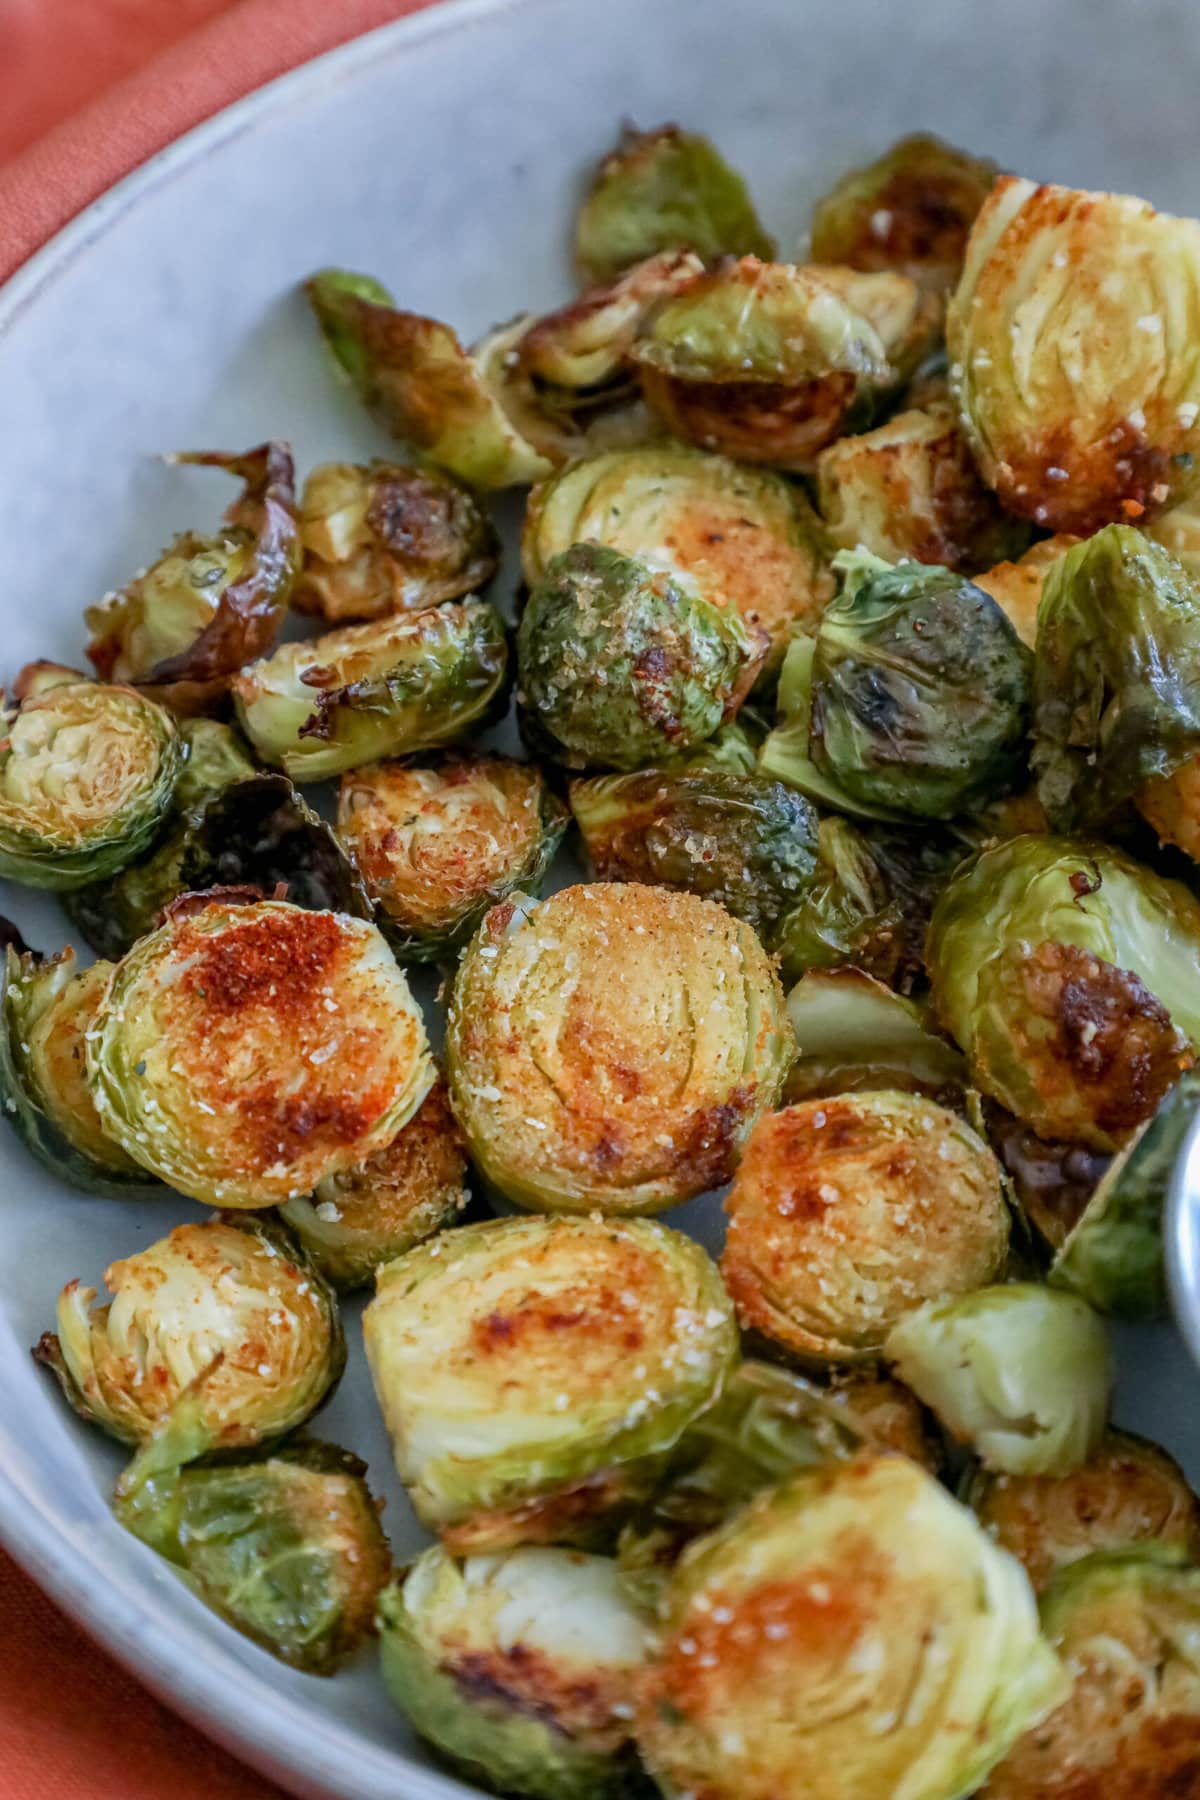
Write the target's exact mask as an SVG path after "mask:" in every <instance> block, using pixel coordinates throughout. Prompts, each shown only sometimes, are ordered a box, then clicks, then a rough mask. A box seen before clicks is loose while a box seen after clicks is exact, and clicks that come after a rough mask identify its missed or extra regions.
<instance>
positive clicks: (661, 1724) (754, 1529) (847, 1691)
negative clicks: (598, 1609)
mask: <svg viewBox="0 0 1200 1800" xmlns="http://www.w3.org/2000/svg"><path fill="white" fill-rule="evenodd" d="M660 1636H661V1642H660V1647H659V1649H658V1653H657V1656H656V1658H655V1659H654V1660H653V1661H652V1663H651V1665H650V1669H649V1672H648V1677H647V1679H646V1680H644V1681H643V1683H642V1684H641V1690H640V1705H639V1711H638V1724H637V1736H638V1744H639V1747H640V1748H641V1751H642V1754H643V1756H644V1757H645V1759H646V1762H647V1764H648V1766H649V1768H650V1771H651V1773H652V1774H653V1775H654V1776H655V1777H656V1778H657V1780H658V1781H659V1782H660V1783H661V1784H662V1785H663V1787H664V1789H665V1791H666V1792H668V1793H671V1794H676V1795H682V1794H684V1793H691V1794H695V1795H697V1796H699V1795H703V1796H704V1800H779V1797H780V1796H783V1795H789V1796H791V1795H795V1796H800V1795H803V1796H804V1797H805V1800H867V1796H872V1797H873V1796H876V1795H878V1796H883V1795H885V1794H887V1795H893V1796H897V1797H898V1796H900V1795H905V1796H911V1797H912V1800H950V1797H951V1796H955V1795H959V1794H966V1793H969V1792H970V1791H972V1790H973V1789H974V1788H975V1787H976V1786H977V1784H978V1783H979V1782H980V1781H982V1780H983V1778H984V1776H985V1775H986V1774H987V1772H988V1770H989V1769H990V1768H991V1767H992V1766H993V1765H994V1764H995V1763H996V1762H997V1761H999V1759H1000V1758H1001V1757H1002V1756H1003V1755H1004V1753H1005V1752H1006V1751H1007V1750H1008V1748H1009V1747H1010V1745H1011V1744H1012V1743H1013V1742H1014V1740H1015V1739H1016V1738H1017V1737H1018V1736H1019V1735H1020V1733H1021V1732H1022V1731H1024V1730H1025V1729H1026V1727H1027V1726H1029V1725H1031V1724H1033V1723H1034V1721H1035V1720H1037V1719H1038V1718H1040V1717H1042V1716H1043V1715H1044V1714H1045V1713H1046V1711H1047V1710H1048V1709H1049V1708H1050V1707H1052V1706H1054V1705H1055V1704H1057V1702H1058V1701H1059V1700H1060V1699H1061V1698H1062V1696H1063V1694H1064V1692H1065V1691H1066V1686H1067V1683H1066V1678H1065V1676H1064V1674H1063V1672H1062V1670H1061V1668H1060V1666H1059V1663H1058V1660H1057V1658H1056V1657H1055V1656H1054V1655H1053V1653H1052V1652H1051V1651H1050V1650H1049V1648H1048V1647H1047V1646H1046V1645H1045V1644H1044V1643H1043V1641H1042V1639H1041V1638H1040V1636H1039V1634H1038V1619H1037V1609H1036V1607H1035V1605H1034V1600H1033V1594H1032V1592H1031V1590H1030V1587H1029V1583H1028V1581H1027V1580H1026V1578H1025V1575H1024V1572H1023V1571H1022V1569H1021V1568H1020V1565H1019V1564H1018V1563H1016V1562H1014V1561H1013V1559H1012V1558H1011V1557H1009V1556H1006V1555H1005V1554H1004V1552H1003V1551H1001V1550H998V1549H997V1548H996V1546H995V1545H994V1544H993V1543H992V1542H991V1541H990V1540H989V1539H988V1537H987V1536H986V1535H985V1533H984V1532H983V1531H981V1530H980V1528H979V1526H978V1525H977V1524H976V1522H975V1520H974V1519H973V1518H972V1517H971V1514H970V1513H969V1512H967V1511H966V1509H965V1508H964V1507H961V1506H959V1505H957V1503H956V1502H955V1501H954V1500H952V1499H951V1498H950V1496H949V1495H948V1494H947V1493H946V1492H945V1491H944V1489H943V1488H941V1487H940V1486H939V1485H938V1483H937V1482H936V1481H934V1480H933V1478H932V1477H931V1476H929V1475H927V1474H926V1473H925V1472H924V1471H923V1470H922V1469H919V1468H917V1466H916V1465H915V1464H914V1463H911V1462H908V1461H906V1460H905V1459H904V1458H902V1457H890V1456H884V1457H879V1458H874V1459H864V1460H860V1461H858V1462H854V1463H850V1464H848V1465H845V1466H842V1467H835V1468H831V1469H821V1470H811V1471H806V1472H804V1473H801V1474H799V1475H794V1476H793V1477H792V1478H791V1479H790V1480H789V1481H788V1482H786V1483H785V1484H784V1485H783V1486H782V1487H779V1488H776V1489H775V1490H774V1491H772V1492H768V1493H766V1494H764V1495H762V1496H761V1497H760V1498H759V1499H757V1500H755V1501H752V1502H751V1504H750V1505H749V1507H747V1508H746V1509H745V1510H744V1511H742V1512H741V1513H739V1514H737V1515H735V1517H734V1518H733V1519H732V1520H731V1521H730V1523H729V1524H728V1525H726V1526H725V1527H724V1528H723V1529H722V1530H721V1531H719V1532H717V1533H714V1534H713V1535H712V1536H710V1537H706V1538H702V1539H700V1541H699V1542H698V1543H696V1544H695V1545H693V1546H692V1548H691V1549H690V1550H688V1551H686V1552H685V1553H684V1556H683V1559H682V1561H681V1562H680V1564H679V1567H678V1569H677V1571H676V1574H675V1576H674V1578H673V1580H672V1582H671V1585H670V1587H669V1589H668V1593H667V1598H666V1605H665V1616H664V1618H663V1622H662V1629H661V1634H660Z"/></svg>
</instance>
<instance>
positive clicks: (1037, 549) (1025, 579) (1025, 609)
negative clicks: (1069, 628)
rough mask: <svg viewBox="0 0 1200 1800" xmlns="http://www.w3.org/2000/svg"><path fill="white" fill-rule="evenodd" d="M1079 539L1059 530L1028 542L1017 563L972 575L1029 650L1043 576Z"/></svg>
mask: <svg viewBox="0 0 1200 1800" xmlns="http://www.w3.org/2000/svg"><path fill="white" fill-rule="evenodd" d="M1078 542H1079V539H1078V538H1077V537H1072V536H1071V535H1070V533H1069V532H1059V534H1058V535H1057V536H1056V537H1049V538H1042V539H1041V541H1040V542H1039V543H1036V544H1033V545H1031V546H1030V548H1029V549H1028V550H1027V551H1026V552H1025V554H1024V556H1019V557H1018V558H1017V560H1016V562H1001V563H997V564H996V566H995V568H992V569H985V570H984V571H983V573H982V574H980V575H973V576H972V577H971V579H972V581H973V582H974V584H975V586H976V587H978V588H982V589H983V591H984V593H985V594H990V595H991V596H992V599H993V600H994V601H995V602H996V605H997V606H998V607H999V608H1000V610H1001V612H1002V613H1004V614H1005V615H1006V616H1007V618H1008V621H1009V623H1010V625H1011V626H1012V628H1013V630H1014V631H1015V632H1016V634H1017V636H1018V637H1019V638H1020V640H1021V642H1022V643H1023V644H1025V645H1027V646H1028V648H1029V649H1030V650H1032V649H1033V647H1034V645H1035V644H1036V642H1037V622H1038V609H1039V607H1040V606H1041V601H1042V589H1043V588H1044V587H1045V585H1046V577H1047V575H1049V573H1050V571H1051V569H1052V568H1053V567H1054V565H1055V563H1057V562H1059V561H1060V560H1061V559H1062V558H1063V557H1064V556H1065V555H1066V554H1067V551H1068V550H1073V549H1074V547H1075V545H1076V544H1077V543H1078Z"/></svg>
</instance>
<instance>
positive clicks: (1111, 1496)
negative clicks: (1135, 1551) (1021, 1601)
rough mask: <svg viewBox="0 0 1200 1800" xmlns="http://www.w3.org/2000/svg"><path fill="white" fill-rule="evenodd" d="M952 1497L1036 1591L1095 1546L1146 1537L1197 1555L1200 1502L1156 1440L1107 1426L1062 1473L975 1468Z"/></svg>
mask: <svg viewBox="0 0 1200 1800" xmlns="http://www.w3.org/2000/svg"><path fill="white" fill-rule="evenodd" d="M960 1498H961V1499H962V1500H964V1501H965V1503H966V1504H967V1505H968V1506H969V1507H970V1508H971V1509H972V1511H973V1512H974V1513H975V1515H976V1516H977V1518H979V1519H980V1521H981V1522H982V1524H983V1525H984V1527H985V1528H986V1529H987V1531H988V1532H989V1533H990V1534H991V1536H992V1537H993V1538H995V1540H996V1542H997V1543H998V1544H999V1545H1000V1546H1001V1547H1002V1548H1003V1549H1005V1550H1008V1551H1010V1552H1011V1553H1012V1555H1013V1556H1015V1557H1016V1558H1017V1560H1018V1561H1019V1562H1021V1563H1023V1564H1024V1566H1025V1569H1026V1570H1027V1572H1028V1574H1029V1579H1030V1580H1031V1581H1032V1583H1033V1585H1034V1587H1035V1588H1036V1589H1037V1590H1038V1591H1039V1592H1040V1591H1041V1589H1042V1588H1044V1587H1045V1586H1046V1584H1047V1582H1048V1581H1049V1580H1050V1578H1051V1576H1053V1575H1054V1574H1055V1573H1056V1572H1057V1570H1059V1569H1061V1568H1063V1567H1065V1566H1066V1565H1067V1564H1068V1563H1073V1562H1078V1561H1079V1560H1080V1559H1081V1558H1082V1557H1085V1556H1090V1555H1092V1554H1093V1553H1094V1552H1096V1551H1101V1550H1122V1549H1125V1548H1128V1547H1130V1546H1132V1545H1134V1544H1145V1543H1150V1542H1155V1543H1160V1544H1167V1545H1172V1546H1175V1547H1176V1548H1178V1549H1179V1550H1180V1551H1181V1552H1182V1553H1184V1554H1186V1555H1187V1556H1188V1557H1189V1558H1190V1559H1191V1560H1193V1561H1194V1560H1195V1559H1196V1557H1197V1556H1198V1555H1200V1502H1198V1501H1197V1499H1196V1496H1195V1494H1193V1492H1192V1490H1191V1488H1190V1487H1189V1486H1188V1484H1187V1481H1186V1479H1185V1478H1184V1474H1183V1470H1182V1469H1181V1468H1180V1467H1179V1466H1178V1464H1177V1463H1176V1462H1174V1461H1173V1460H1172V1458H1171V1457H1169V1456H1168V1455H1167V1453H1166V1451H1165V1450H1163V1449H1160V1447H1159V1446H1158V1445H1157V1444H1151V1443H1148V1442H1147V1440H1146V1439H1145V1438H1139V1437H1132V1436H1131V1435H1130V1434H1129V1433H1128V1432H1124V1431H1107V1432H1105V1434H1104V1436H1103V1438H1102V1439H1101V1441H1100V1444H1099V1446H1098V1447H1097V1449H1096V1450H1095V1451H1094V1452H1093V1454H1092V1455H1091V1456H1090V1457H1089V1458H1088V1460H1087V1461H1086V1462H1085V1463H1081V1464H1080V1465H1079V1467H1078V1468H1077V1469H1073V1470H1072V1471H1071V1473H1070V1474H1069V1475H1058V1476H1054V1475H989V1474H988V1472H987V1471H986V1469H975V1470H973V1471H972V1472H971V1474H970V1475H969V1476H968V1477H967V1479H966V1481H965V1482H964V1484H963V1489H962V1493H961V1495H960Z"/></svg>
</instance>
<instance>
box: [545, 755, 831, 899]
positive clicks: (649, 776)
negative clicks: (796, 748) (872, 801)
mask: <svg viewBox="0 0 1200 1800" xmlns="http://www.w3.org/2000/svg"><path fill="white" fill-rule="evenodd" d="M570 799H571V811H572V812H573V813H574V815H575V823H576V824H577V825H578V827H579V830H580V832H581V833H582V836H583V841H584V844H585V846H586V848H587V854H588V858H589V860H590V862H591V865H592V869H593V872H594V874H595V875H596V877H597V879H598V880H600V881H644V882H649V883H651V884H652V885H656V886H658V887H668V888H676V889H683V890H685V891H687V892H689V893H693V894H703V895H704V896H705V897H706V898H707V899H709V900H717V901H719V902H720V903H721V905H722V906H724V907H725V908H726V909H727V911H729V912H731V913H732V914H733V915H734V917H735V918H737V919H744V920H745V921H746V923H747V924H748V925H753V926H754V927H755V929H756V930H758V931H761V930H763V929H764V927H767V926H770V925H773V924H774V923H775V921H776V919H777V918H778V917H779V915H780V913H782V912H783V911H784V910H785V909H786V908H787V907H788V906H789V905H790V904H792V903H793V902H794V901H795V899H796V896H797V895H798V894H801V893H803V892H804V890H805V889H806V888H807V887H808V885H809V882H810V881H811V879H812V875H813V870H814V868H815V866H816V843H817V816H816V813H815V812H814V811H813V808H812V807H811V806H810V805H809V803H808V801H807V800H805V799H804V798H803V797H802V796H801V795H799V794H795V793H793V792H792V791H791V790H790V789H789V788H786V787H784V786H783V785H782V783H781V782H778V781H764V780H763V779H762V777H761V776H759V775H730V774H726V773H724V772H723V771H718V770H696V771H691V770H682V771H680V772H678V773H676V772H675V771H673V770H670V769H642V770H640V771H636V772H635V773H633V774H630V775H597V776H593V777H592V779H591V780H589V781H573V782H572V783H571V789H570Z"/></svg>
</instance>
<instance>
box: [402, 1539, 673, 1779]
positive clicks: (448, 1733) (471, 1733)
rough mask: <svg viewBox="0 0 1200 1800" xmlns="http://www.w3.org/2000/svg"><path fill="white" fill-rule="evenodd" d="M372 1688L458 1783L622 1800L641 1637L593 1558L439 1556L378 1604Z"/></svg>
mask: <svg viewBox="0 0 1200 1800" xmlns="http://www.w3.org/2000/svg"><path fill="white" fill-rule="evenodd" d="M379 1628H380V1635H381V1643H380V1654H381V1657H382V1662H383V1679H384V1683H385V1685H386V1687H387V1690H388V1692H389V1694H390V1695H391V1697H392V1699H393V1700H394V1701H395V1702H396V1705H397V1706H399V1707H400V1708H401V1709H402V1711H403V1712H405V1713H406V1714H407V1715H408V1719H409V1722H410V1724H411V1725H412V1726H413V1728H414V1730H416V1731H417V1732H419V1733H420V1735H421V1736H422V1737H423V1738H426V1739H428V1741H429V1742H430V1743H431V1744H433V1745H434V1746H435V1747H436V1748H437V1749H438V1750H440V1751H441V1753H442V1755H443V1756H444V1757H446V1759H447V1760H448V1761H449V1762H450V1763H451V1764H452V1765H453V1767H455V1768H456V1769H458V1770H459V1771H460V1773H462V1774H463V1775H464V1776H465V1777H466V1778H467V1780H468V1781H478V1782H481V1783H483V1784H485V1785H486V1786H487V1787H488V1788H494V1789H495V1790H496V1791H497V1792H498V1793H505V1794H527V1795H531V1796H535V1797H536V1800H626V1796H628V1795H629V1794H630V1792H631V1785H630V1784H631V1782H633V1781H635V1780H636V1763H635V1754H634V1750H633V1744H632V1733H633V1714H634V1706H633V1694H634V1685H635V1681H636V1678H637V1676H638V1673H639V1671H640V1669H641V1667H642V1664H643V1662H644V1660H645V1653H646V1628H645V1626H644V1624H643V1622H642V1621H641V1619H640V1618H639V1617H638V1615H637V1613H636V1612H635V1611H634V1610H633V1608H632V1607H631V1606H630V1604H629V1602H628V1601H627V1600H626V1599H625V1597H624V1595H623V1593H622V1591H621V1584H620V1580H619V1578H618V1575H617V1569H616V1565H615V1564H614V1563H613V1562H611V1561H610V1560H609V1559H608V1558H607V1557H604V1556H585V1555H582V1554H581V1553H580V1552H579V1551H577V1550H560V1549H544V1548H540V1547H535V1546H532V1545H526V1546H525V1547H523V1548H520V1549H516V1550H509V1551H507V1552H505V1553H503V1554H501V1555H498V1556H469V1557H467V1558H466V1560H465V1561H464V1562H456V1561H455V1560H454V1558H453V1557H452V1556H450V1555H448V1554H447V1552H446V1551H445V1550H443V1549H442V1548H441V1547H440V1546H435V1547H434V1548H433V1549H432V1550H426V1551H425V1553H424V1555H423V1556H420V1557H418V1558H417V1561H416V1562H415V1563H413V1564H412V1566H411V1567H410V1568H409V1569H408V1570H407V1572H406V1573H405V1574H404V1575H403V1576H402V1577H401V1578H400V1579H399V1580H397V1581H396V1582H395V1583H393V1585H392V1586H391V1587H389V1588H388V1589H387V1591H386V1592H385V1593H384V1594H383V1596H382V1598H381V1600H380V1604H379Z"/></svg>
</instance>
